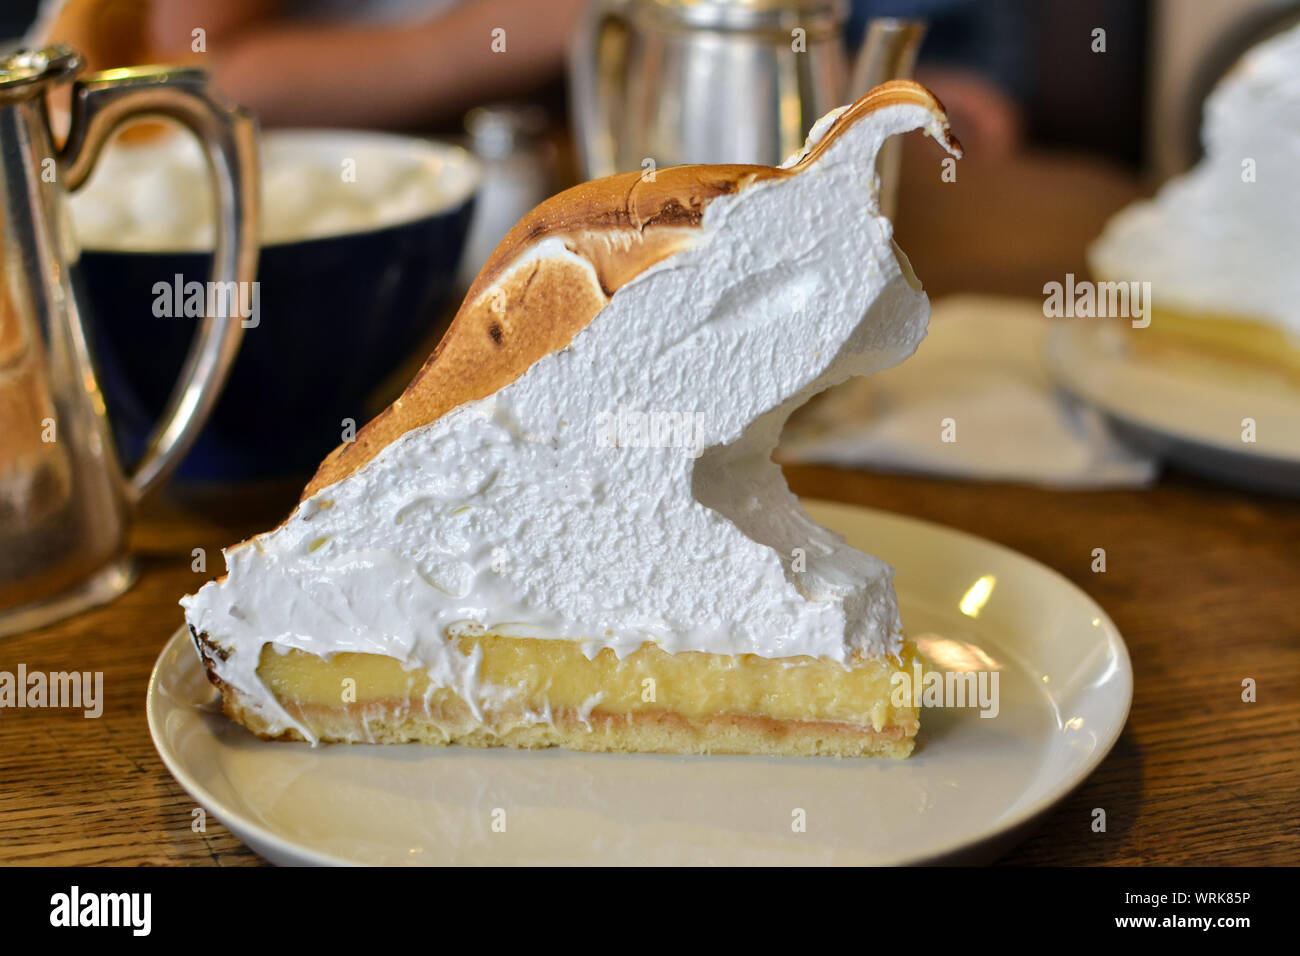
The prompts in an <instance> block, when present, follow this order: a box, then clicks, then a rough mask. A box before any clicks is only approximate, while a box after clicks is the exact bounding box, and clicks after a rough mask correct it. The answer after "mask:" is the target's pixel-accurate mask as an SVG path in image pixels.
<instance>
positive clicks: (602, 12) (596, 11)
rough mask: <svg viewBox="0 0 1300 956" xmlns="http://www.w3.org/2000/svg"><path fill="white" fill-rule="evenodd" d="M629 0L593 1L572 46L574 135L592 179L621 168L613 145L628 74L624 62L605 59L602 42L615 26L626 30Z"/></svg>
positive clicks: (584, 172) (583, 17)
mask: <svg viewBox="0 0 1300 956" xmlns="http://www.w3.org/2000/svg"><path fill="white" fill-rule="evenodd" d="M627 6H628V0H597V2H595V3H591V4H588V6H587V9H586V12H585V13H584V14H583V16H582V19H581V20H580V21H579V23H578V26H577V29H576V30H575V32H574V37H573V43H572V45H571V46H570V47H569V101H570V103H571V104H572V109H571V115H572V119H573V133H574V140H575V142H577V144H578V159H579V161H580V162H581V164H582V170H583V175H584V177H585V178H588V179H599V178H600V177H602V176H612V175H613V174H614V173H616V172H618V168H617V165H616V164H617V160H616V158H615V157H616V155H617V150H616V149H615V145H614V132H613V128H614V104H615V103H616V102H617V98H616V96H615V93H616V91H621V90H622V89H623V86H624V81H625V79H626V77H625V76H624V75H623V73H622V69H621V67H622V64H618V63H606V62H605V61H604V59H603V58H601V57H600V47H601V43H602V41H603V40H604V38H605V36H606V35H607V34H608V32H609V31H610V30H612V29H619V30H622V31H623V32H624V34H627V33H628V32H629V30H628V16H627Z"/></svg>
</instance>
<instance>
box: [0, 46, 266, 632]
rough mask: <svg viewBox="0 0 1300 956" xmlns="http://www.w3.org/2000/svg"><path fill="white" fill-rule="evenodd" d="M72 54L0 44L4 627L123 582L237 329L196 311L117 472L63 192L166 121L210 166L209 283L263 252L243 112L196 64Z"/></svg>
mask: <svg viewBox="0 0 1300 956" xmlns="http://www.w3.org/2000/svg"><path fill="white" fill-rule="evenodd" d="M80 69H81V58H80V57H79V56H78V54H77V53H75V52H74V51H73V50H71V49H69V48H67V47H51V48H50V49H47V50H42V51H39V52H29V51H24V52H20V53H16V54H14V55H12V56H9V57H7V58H6V57H0V636H4V635H6V634H12V633H16V632H18V631H24V630H28V629H31V628H35V627H40V626H42V625H44V624H47V623H49V622H51V621H53V620H56V619H57V618H59V617H62V616H64V615H67V614H71V613H74V612H76V611H79V610H82V609H84V608H87V607H90V606H92V605H95V604H99V603H102V602H104V601H106V600H108V599H109V598H111V597H113V596H115V595H116V594H118V593H120V592H121V591H122V590H124V589H125V588H126V587H127V586H129V584H130V583H131V580H132V578H133V565H132V562H131V558H130V555H129V552H128V550H127V530H128V526H129V522H130V517H131V512H132V509H133V507H134V505H135V504H136V503H137V502H139V501H140V499H141V498H142V497H143V496H144V495H145V494H147V493H148V492H149V491H150V490H152V489H154V488H156V487H157V486H158V485H159V483H160V482H161V481H162V480H163V479H165V478H166V476H167V475H168V474H169V473H170V472H171V470H172V468H173V467H174V466H175V465H176V464H177V463H178V461H179V459H180V457H181V456H182V455H184V453H185V452H186V450H188V448H189V447H190V445H191V444H192V443H193V441H194V439H195V437H196V436H197V435H198V432H199V429H201V428H202V426H203V423H204V421H205V420H206V418H207V415H208V413H209V412H210V411H211V410H212V407H213V405H214V403H215V402H216V398H217V393H218V391H219V390H220V389H221V386H222V384H223V382H224V381H225V378H226V374H227V372H229V370H230V366H231V363H232V362H233V361H234V358H235V354H236V351H237V349H238V347H239V341H240V336H241V334H242V332H243V324H242V321H241V317H240V316H239V315H238V314H229V315H220V314H210V315H208V316H206V317H205V318H203V319H201V320H200V321H199V322H198V328H197V330H196V332H195V335H194V343H193V345H192V346H191V348H190V353H189V357H188V358H187V360H186V362H185V365H184V367H183V368H182V369H181V370H180V372H179V378H178V381H177V383H176V386H175V390H174V391H173V393H172V396H171V400H170V401H169V402H168V405H167V408H166V410H165V411H164V413H163V417H162V421H160V422H159V423H158V425H157V426H156V428H155V431H154V434H153V436H152V437H151V440H150V443H149V447H148V449H147V450H146V451H145V454H144V457H143V459H142V460H141V461H140V463H139V464H138V465H137V466H136V468H135V470H134V472H132V473H130V474H126V473H124V472H123V471H122V469H121V468H120V467H119V464H118V461H117V456H116V455H115V454H114V451H113V441H112V436H111V434H110V432H109V424H108V421H107V419H106V416H105V403H104V397H103V395H102V393H101V392H100V389H99V384H98V382H97V380H96V376H95V365H94V362H93V356H92V344H91V336H90V335H89V333H88V330H87V328H86V324H85V322H84V321H83V310H84V309H85V307H86V303H85V301H84V297H83V295H82V292H81V289H80V285H81V282H80V269H79V265H78V259H79V250H78V247H77V241H76V237H75V236H74V235H73V233H72V229H71V222H70V219H69V215H68V208H67V194H68V193H69V192H72V191H74V190H76V189H77V188H79V187H80V186H81V184H82V183H84V182H85V181H86V179H87V177H88V176H89V175H90V172H91V170H92V168H93V166H94V163H95V160H96V158H97V157H98V156H99V154H100V151H101V150H102V149H103V147H104V145H105V144H106V143H107V142H108V141H109V139H110V138H111V137H112V136H113V134H114V133H116V132H117V131H118V130H119V129H121V128H122V126H123V125H125V124H126V123H128V122H129V121H131V120H133V119H135V118H136V117H139V116H151V117H155V118H159V117H161V118H169V119H172V120H175V121H177V122H179V123H180V124H181V125H182V126H185V127H187V128H188V129H189V130H190V131H191V132H192V133H194V134H195V135H196V136H198V138H199V139H200V140H201V141H202V143H203V145H204V146H205V148H206V150H207V154H208V160H209V164H210V166H211V168H212V172H213V175H214V178H215V181H216V194H217V198H218V206H219V209H220V220H219V229H218V232H217V246H216V256H215V259H214V263H213V268H212V279H213V283H214V284H216V283H220V284H221V287H223V288H234V287H236V284H237V283H250V282H252V280H253V275H254V271H255V269H256V265H257V241H256V236H257V154H256V129H255V126H254V123H253V120H252V118H251V117H250V116H249V115H248V114H246V113H244V112H242V111H241V110H239V109H237V108H234V107H232V106H229V105H227V104H226V103H224V102H222V101H221V99H220V98H219V97H217V96H216V95H214V93H213V92H212V91H211V90H210V88H209V86H208V81H207V77H206V75H205V74H204V73H202V72H201V71H198V70H190V69H167V68H164V67H141V68H133V69H119V70H107V71H105V72H103V73H96V74H91V75H88V76H84V77H82V78H81V79H78V80H76V81H75V82H72V81H73V78H74V77H75V76H76V74H77V73H78V72H79V70H80ZM64 82H72V117H71V129H70V132H69V133H68V136H67V139H66V141H65V142H64V143H63V145H62V146H59V147H56V146H55V144H54V141H53V135H52V133H51V130H50V108H49V97H48V95H47V94H48V93H49V92H50V90H51V88H52V87H53V86H54V85H55V84H59V83H64ZM158 278H159V280H170V278H171V277H170V276H159V277H158ZM178 321H183V320H178ZM140 347H141V348H143V349H147V348H148V347H149V343H148V342H147V341H143V340H142V341H141V342H140Z"/></svg>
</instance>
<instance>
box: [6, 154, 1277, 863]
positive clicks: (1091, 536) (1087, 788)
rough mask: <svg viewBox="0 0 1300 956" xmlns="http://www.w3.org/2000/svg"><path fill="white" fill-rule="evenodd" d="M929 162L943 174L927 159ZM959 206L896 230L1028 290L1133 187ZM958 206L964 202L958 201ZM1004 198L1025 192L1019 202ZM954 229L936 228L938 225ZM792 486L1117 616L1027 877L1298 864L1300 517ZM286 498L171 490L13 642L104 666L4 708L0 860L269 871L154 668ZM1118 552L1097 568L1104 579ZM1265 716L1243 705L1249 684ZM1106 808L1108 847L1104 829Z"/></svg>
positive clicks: (972, 197)
mask: <svg viewBox="0 0 1300 956" xmlns="http://www.w3.org/2000/svg"><path fill="white" fill-rule="evenodd" d="M936 162H937V160H936ZM962 168H963V169H965V170H966V172H964V173H962V176H963V177H964V178H963V179H961V183H962V184H963V185H962V186H961V192H960V193H943V192H941V191H940V190H938V189H937V188H935V187H933V186H931V187H926V186H925V184H916V183H915V182H913V183H911V184H910V185H909V181H908V180H905V181H904V189H903V196H902V198H903V208H904V210H906V211H907V212H906V214H905V215H904V219H903V222H902V223H901V224H900V228H899V235H900V238H901V240H902V243H903V245H904V247H905V248H907V249H908V250H909V252H910V253H911V255H912V260H913V263H914V265H915V266H916V269H917V272H918V274H920V275H921V276H922V277H923V278H925V280H926V282H927V285H928V286H929V287H930V288H931V289H932V290H938V291H940V292H948V291H956V290H962V289H982V290H988V291H997V292H1015V293H1021V294H1033V293H1034V292H1036V291H1037V290H1038V289H1040V288H1041V284H1042V282H1044V281H1047V279H1050V278H1060V277H1061V275H1062V274H1063V273H1064V272H1065V271H1066V270H1069V269H1074V270H1076V271H1078V272H1080V273H1082V272H1083V271H1084V267H1083V264H1082V250H1083V248H1084V245H1085V243H1086V240H1087V237H1088V236H1091V235H1095V234H1096V231H1097V230H1098V228H1099V226H1100V223H1101V222H1102V221H1104V218H1105V216H1106V215H1107V214H1108V213H1109V211H1110V210H1111V209H1113V208H1114V207H1116V206H1118V205H1121V204H1122V203H1123V202H1126V201H1127V200H1128V199H1129V198H1130V197H1131V196H1132V194H1133V191H1134V190H1133V187H1132V186H1131V184H1126V183H1125V182H1124V181H1122V179H1120V178H1118V177H1116V176H1114V175H1110V174H1107V173H1105V172H1099V171H1098V170H1096V169H1095V168H1091V167H1089V168H1079V167H1078V164H1077V163H1075V162H1074V161H1068V160H1067V161H1058V160H1052V159H1045V160H1042V161H1032V162H1028V163H1025V164H1022V165H1021V166H1014V165H1009V164H1008V165H1006V166H1005V167H1004V168H1002V169H1001V170H1000V171H999V170H993V169H991V168H986V169H983V170H981V168H980V167H978V166H970V165H969V164H967V165H965V166H963V167H962ZM954 196H956V197H958V201H957V202H953V201H952V200H953V197H954ZM1013 199H1014V201H1013ZM934 223H941V224H942V228H936V227H933V224H934ZM787 473H788V475H789V477H790V481H791V485H792V487H793V488H794V489H795V491H796V492H798V493H800V494H803V495H809V496H815V497H821V498H828V499H833V500H837V501H844V502H850V503H856V504H865V505H870V506H872V507H877V508H884V509H888V510H893V511H897V512H900V513H903V514H908V515H914V516H917V517H920V518H925V519H929V520H932V521H937V522H940V523H943V524H945V525H948V526H951V527H953V528H958V529H961V530H963V531H969V532H972V533H975V534H978V535H982V536H984V537H987V538H990V539H992V540H994V541H997V542H1000V543H1002V544H1005V545H1007V546H1009V547H1012V548H1015V549H1016V550H1018V551H1021V552H1023V553H1025V554H1027V555H1029V556H1030V557H1032V558H1035V559H1036V560H1038V561H1041V562H1043V563H1044V564H1046V565H1047V566H1049V567H1051V568H1054V569H1056V570H1057V571H1059V572H1061V573H1062V574H1064V575H1065V576H1066V577H1068V578H1069V579H1070V580H1072V581H1074V582H1075V583H1076V584H1078V585H1079V586H1080V587H1082V588H1083V589H1084V590H1085V591H1087V592H1088V593H1089V594H1091V595H1092V596H1093V597H1094V598H1095V599H1096V600H1097V601H1099V602H1100V603H1101V605H1102V606H1103V607H1105V608H1106V610H1107V611H1108V612H1109V614H1110V616H1111V617H1112V618H1113V619H1114V621H1115V623H1116V624H1117V625H1118V627H1119V629H1120V631H1121V632H1122V633H1123V635H1124V638H1125V640H1126V642H1127V643H1128V647H1129V651H1130V653H1131V655H1132V660H1133V666H1134V669H1135V684H1136V690H1135V697H1134V701H1133V709H1132V713H1131V716H1130V718H1129V722H1128V725H1127V727H1126V729H1125V731H1124V734H1123V736H1122V737H1121V739H1120V741H1119V743H1118V744H1117V746H1116V747H1115V750H1114V751H1113V752H1112V753H1111V755H1110V756H1109V757H1108V758H1107V759H1106V760H1105V762H1104V763H1103V764H1102V765H1101V767H1100V768H1099V769H1098V770H1097V772H1096V773H1094V774H1093V775H1092V777H1091V778H1089V779H1088V780H1087V781H1086V782H1085V783H1084V784H1083V785H1082V786H1081V787H1080V788H1079V789H1078V790H1077V791H1076V792H1075V793H1074V794H1072V795H1071V796H1070V797H1069V798H1067V799H1066V800H1065V801H1064V802H1063V803H1062V804H1061V805H1060V806H1059V807H1058V808H1057V809H1056V810H1054V811H1053V812H1052V813H1051V814H1050V815H1049V816H1048V817H1047V818H1046V819H1045V820H1044V821H1043V822H1042V823H1041V825H1039V826H1038V827H1037V829H1036V830H1034V831H1033V833H1032V834H1031V835H1030V836H1029V837H1028V839H1027V840H1026V841H1025V842H1024V843H1023V844H1021V845H1020V846H1019V847H1018V848H1016V849H1015V850H1013V851H1012V852H1011V853H1010V854H1009V855H1008V856H1006V857H1005V858H1004V862H1007V863H1019V864H1178V863H1186V864H1211V863H1219V864H1283V863H1290V864H1300V829H1297V826H1296V820H1297V818H1300V796H1298V795H1300V760H1298V759H1297V757H1298V754H1297V740H1300V502H1296V501H1290V500H1285V499H1280V498H1269V497H1263V496H1257V495H1251V494H1247V493H1244V492H1238V491H1234V490H1231V489H1226V488H1222V487H1218V486H1215V485H1211V484H1208V483H1204V482H1201V481H1200V480H1197V479H1194V478H1189V477H1183V476H1179V475H1177V474H1172V475H1166V476H1165V477H1163V478H1162V479H1161V481H1160V482H1159V484H1158V485H1157V486H1156V487H1154V488H1152V489H1149V490H1144V491H1137V490H1124V491H1097V492H1061V491H1046V490H1037V489H1032V488H1025V487H1019V486H1012V485H1004V484H980V483H967V482H956V481H941V480H931V479H921V478H915V477H905V476H889V475H875V474H867V473H860V472H851V471H842V470H834V469H826V468H807V467H791V468H788V469H787ZM296 491H297V489H296V488H280V489H273V490H268V489H262V490H252V491H247V492H244V493H241V494H240V495H237V496H234V497H233V498H229V500H226V499H225V498H223V500H222V503H221V505H220V506H219V507H218V506H217V505H216V504H215V503H214V501H213V500H211V499H208V500H197V501H196V500H194V499H190V500H187V501H185V502H182V501H181V500H179V499H178V498H177V497H169V498H164V499H163V500H161V501H158V502H156V503H154V504H152V505H150V506H149V507H148V508H147V509H146V510H145V511H144V513H143V514H142V515H141V516H140V520H139V522H138V524H137V526H136V528H135V533H134V546H135V549H136V553H137V554H138V557H139V564H140V579H139V581H138V583H137V584H136V585H135V587H134V588H132V590H131V591H129V592H128V593H127V594H125V595H124V596H123V597H121V598H119V599H118V600H117V601H115V602H114V603H112V604H111V605H109V606H107V607H104V608H100V609H98V610H96V611H93V612H90V613H87V614H84V615H82V616H80V617H78V618H75V619H72V620H69V621H65V622H63V623H60V624H58V625H55V626H53V627H49V628H46V629H44V630H42V631H39V632H35V633H30V634H26V635H22V636H18V637H11V638H7V639H0V670H9V671H13V670H15V669H16V667H17V665H18V664H19V663H24V664H26V665H27V667H28V668H31V669H36V670H43V671H57V670H69V669H77V670H83V671H84V670H90V671H96V670H98V671H103V673H104V691H105V698H106V700H105V704H104V712H103V715H102V717H100V718H99V719H94V720H88V719H84V718H83V717H82V715H81V713H80V712H79V711H65V710H50V709H47V710H3V711H0V863H6V864H15V863H29V864H30V863H40V864H119V865H122V864H125V865H133V864H185V865H196V864H205V865H206V864H215V865H222V866H236V865H252V864H258V863H260V862H261V861H260V860H259V858H258V857H257V856H255V855H254V854H253V853H252V852H251V851H249V850H247V849H246V848H244V847H243V845H242V844H240V843H239V841H238V840H236V839H235V838H234V837H233V836H231V834H230V833H229V832H228V831H227V830H226V829H225V828H224V827H223V826H222V825H221V822H220V821H218V820H213V819H212V818H211V817H209V821H208V827H207V832H206V833H202V834H199V833H194V832H192V831H191V828H190V822H191V816H190V814H191V811H192V810H193V809H194V802H193V801H192V800H191V798H190V797H189V796H188V795H186V794H185V792H184V791H182V790H181V788H180V787H179V785H177V784H176V783H175V782H174V781H173V780H172V778H171V776H170V775H169V774H168V773H167V771H166V770H165V768H164V767H163V765H162V763H161V761H160V760H159V758H158V756H157V754H156V753H155V751H154V747H153V744H152V742H151V741H150V737H149V732H148V728H147V726H146V721H145V691H146V685H147V681H148V678H149V674H150V670H151V668H152V666H153V663H154V660H155V659H156V657H157V656H158V653H159V651H160V650H161V649H162V647H163V644H164V643H165V642H166V641H167V639H168V638H169V637H170V635H171V634H172V633H173V631H174V630H175V629H176V627H177V626H178V625H179V624H180V623H181V620H182V617H181V612H180V609H179V608H178V607H177V605H176V601H177V599H178V598H179V597H180V596H181V595H183V594H185V593H188V592H190V591H192V590H194V588H195V587H197V586H198V585H200V584H201V583H202V582H203V580H205V579H206V577H208V576H209V575H208V574H199V573H196V572H194V571H193V570H191V560H192V557H191V554H192V549H194V548H199V547H201V548H204V549H206V551H207V554H208V556H209V561H210V562H212V563H215V565H216V567H215V568H213V567H211V565H210V573H216V572H219V570H220V567H219V562H220V558H219V555H218V550H219V548H220V547H222V546H223V545H226V544H229V543H231V542H233V541H236V540H238V539H240V538H242V537H244V536H246V535H247V534H250V533H253V532H256V531H260V530H264V529H265V528H267V527H269V526H271V525H272V524H274V523H275V522H277V521H278V520H279V519H280V518H281V517H282V516H283V513H284V512H286V511H287V510H288V508H289V507H290V505H291V504H292V502H293V500H294V498H295V496H296V495H295V493H296ZM1096 547H1104V548H1105V549H1106V552H1107V571H1106V572H1105V573H1104V574H1094V573H1093V572H1092V571H1091V569H1090V564H1091V552H1092V549H1093V548H1096ZM1245 677H1252V678H1254V679H1255V680H1256V681H1257V682H1258V702H1257V703H1254V704H1245V703H1242V701H1241V681H1242V679H1243V678H1245ZM1095 807H1102V808H1104V809H1105V810H1106V813H1107V817H1108V829H1107V832H1106V833H1101V834H1099V833H1094V832H1092V829H1091V827H1090V823H1091V820H1092V816H1091V814H1092V810H1093V808H1095Z"/></svg>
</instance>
